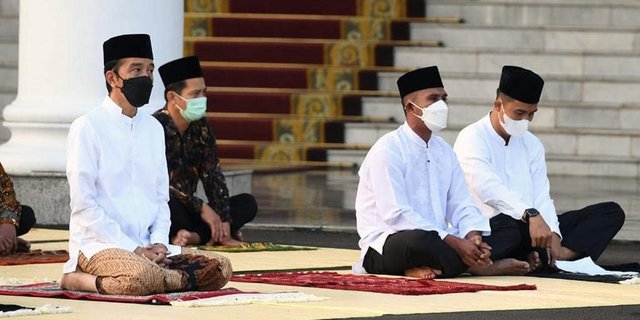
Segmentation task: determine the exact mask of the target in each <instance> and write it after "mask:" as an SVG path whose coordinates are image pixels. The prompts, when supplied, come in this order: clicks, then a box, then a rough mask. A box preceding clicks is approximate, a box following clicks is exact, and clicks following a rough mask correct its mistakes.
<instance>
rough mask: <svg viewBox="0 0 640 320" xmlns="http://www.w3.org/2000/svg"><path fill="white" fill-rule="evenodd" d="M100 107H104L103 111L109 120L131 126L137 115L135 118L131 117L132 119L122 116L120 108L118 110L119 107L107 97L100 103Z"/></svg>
mask: <svg viewBox="0 0 640 320" xmlns="http://www.w3.org/2000/svg"><path fill="white" fill-rule="evenodd" d="M102 107H104V109H105V110H106V111H107V114H108V115H109V118H111V119H113V120H114V121H118V122H121V123H124V124H132V123H133V122H135V120H136V118H138V114H137V113H136V115H135V116H133V118H130V117H128V116H126V115H124V114H123V113H122V108H120V106H119V105H117V104H116V103H115V102H114V101H113V100H112V99H111V97H109V96H107V97H106V98H105V99H104V101H103V102H102ZM139 111H140V110H138V112H139Z"/></svg>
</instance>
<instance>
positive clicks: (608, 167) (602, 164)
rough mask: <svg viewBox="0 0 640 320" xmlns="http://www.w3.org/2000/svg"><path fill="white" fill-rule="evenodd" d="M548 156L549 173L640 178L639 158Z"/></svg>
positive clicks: (359, 155) (351, 158)
mask: <svg viewBox="0 0 640 320" xmlns="http://www.w3.org/2000/svg"><path fill="white" fill-rule="evenodd" d="M366 155H367V151H366V150H330V151H329V152H328V155H327V158H328V161H329V162H335V163H353V164H354V165H357V166H360V165H361V164H362V161H363V160H364V157H365V156H366ZM546 158H547V172H548V174H549V175H561V176H582V177H586V176H592V177H620V178H631V179H638V178H640V161H639V160H637V159H636V160H633V159H628V158H618V157H608V158H598V157H588V156H571V157H567V156H558V155H553V154H547V157H546Z"/></svg>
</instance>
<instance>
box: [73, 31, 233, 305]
mask: <svg viewBox="0 0 640 320" xmlns="http://www.w3.org/2000/svg"><path fill="white" fill-rule="evenodd" d="M103 54H104V77H105V81H106V83H107V90H108V96H106V97H105V99H104V100H103V102H102V104H101V105H100V106H98V107H96V108H95V109H93V110H91V111H89V112H88V113H87V114H85V115H83V116H81V117H79V118H78V119H76V120H74V121H73V123H72V124H71V128H70V129H69V137H68V141H67V179H68V181H69V187H70V198H71V202H70V206H71V217H70V221H69V260H68V261H67V263H66V264H65V265H64V275H63V277H62V280H61V282H60V286H61V287H62V288H64V289H69V290H82V291H92V292H98V293H101V294H120V295H149V294H156V293H164V292H171V291H187V290H216V289H219V288H220V287H222V286H224V285H225V284H226V283H227V281H228V280H229V278H230V277H231V263H230V262H229V260H228V259H227V258H224V257H221V256H203V255H196V254H191V253H184V254H181V253H182V248H180V247H178V246H172V245H170V244H169V243H168V240H169V226H170V224H171V220H170V216H169V206H168V204H167V202H168V201H169V176H168V173H167V163H166V159H165V154H164V148H165V145H164V131H163V129H162V126H161V125H160V123H158V121H156V119H154V118H153V117H152V116H151V115H149V114H146V113H143V112H138V108H139V107H141V106H143V105H145V104H147V103H148V102H149V96H150V94H151V88H152V86H153V71H154V64H153V53H152V50H151V39H150V37H149V35H146V34H125V35H120V36H116V37H113V38H110V39H108V40H107V41H105V42H104V43H103Z"/></svg>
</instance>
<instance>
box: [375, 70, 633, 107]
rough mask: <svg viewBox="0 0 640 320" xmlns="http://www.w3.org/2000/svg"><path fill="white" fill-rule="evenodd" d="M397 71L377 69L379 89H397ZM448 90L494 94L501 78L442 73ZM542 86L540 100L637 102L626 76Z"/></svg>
mask: <svg viewBox="0 0 640 320" xmlns="http://www.w3.org/2000/svg"><path fill="white" fill-rule="evenodd" d="M400 75H401V73H399V72H380V73H379V74H378V89H379V90H382V91H397V90H398V89H397V85H396V81H397V79H398V77H400ZM441 75H442V78H443V82H444V85H445V88H446V89H447V93H448V94H449V96H451V97H456V98H461V99H469V100H474V99H481V100H485V99H487V97H495V94H496V88H497V87H498V83H499V80H500V69H497V70H496V71H495V72H494V73H444V72H443V73H441ZM542 76H543V78H544V79H545V86H544V90H543V92H542V97H541V101H543V102H547V103H548V102H556V101H565V102H584V103H619V104H636V103H637V102H638V101H640V90H638V88H639V87H640V81H639V80H631V79H629V78H615V79H614V78H610V77H609V78H606V79H605V78H602V77H586V76H582V77H571V76H553V75H549V76H547V75H544V74H543V75H542Z"/></svg>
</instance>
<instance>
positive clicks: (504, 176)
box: [453, 115, 561, 236]
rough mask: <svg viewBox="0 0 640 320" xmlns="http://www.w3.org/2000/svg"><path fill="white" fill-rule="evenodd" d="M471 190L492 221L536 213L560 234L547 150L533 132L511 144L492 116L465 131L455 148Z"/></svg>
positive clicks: (514, 139) (461, 132)
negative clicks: (538, 212)
mask: <svg viewBox="0 0 640 320" xmlns="http://www.w3.org/2000/svg"><path fill="white" fill-rule="evenodd" d="M453 149H454V151H455V152H456V154H457V156H458V160H459V161H460V165H461V166H462V170H463V171H464V174H465V178H466V180H467V184H468V185H469V190H470V192H471V194H472V196H473V198H474V200H475V201H476V203H477V204H478V206H479V207H480V209H481V210H482V212H483V213H484V215H485V216H487V217H488V218H492V217H494V216H496V215H498V214H500V213H504V214H506V215H509V216H511V217H513V218H514V219H518V220H520V219H522V216H523V214H524V211H525V209H528V208H536V209H537V210H538V211H540V214H541V215H542V218H543V219H544V221H545V222H546V223H547V225H549V228H551V230H552V231H553V232H555V233H557V234H558V235H560V236H561V234H560V226H559V224H558V216H557V215H556V208H555V206H554V204H553V200H552V199H551V196H550V194H549V178H548V177H547V165H546V163H545V157H544V154H545V153H544V146H543V145H542V143H541V142H540V140H539V139H538V138H537V137H536V136H534V135H533V134H532V133H531V132H526V133H525V134H524V135H523V136H521V137H511V138H510V139H509V144H508V145H505V141H504V139H503V138H502V137H501V136H500V135H499V134H498V133H497V132H496V130H495V129H494V128H493V126H492V125H491V119H490V115H487V116H485V117H483V118H482V119H480V120H479V121H477V122H475V123H473V124H471V125H469V126H467V127H466V128H464V129H462V131H460V133H459V134H458V137H457V139H456V142H455V144H454V147H453Z"/></svg>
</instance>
